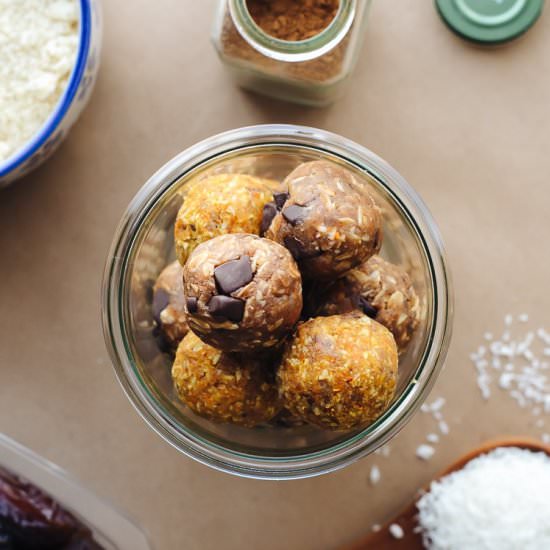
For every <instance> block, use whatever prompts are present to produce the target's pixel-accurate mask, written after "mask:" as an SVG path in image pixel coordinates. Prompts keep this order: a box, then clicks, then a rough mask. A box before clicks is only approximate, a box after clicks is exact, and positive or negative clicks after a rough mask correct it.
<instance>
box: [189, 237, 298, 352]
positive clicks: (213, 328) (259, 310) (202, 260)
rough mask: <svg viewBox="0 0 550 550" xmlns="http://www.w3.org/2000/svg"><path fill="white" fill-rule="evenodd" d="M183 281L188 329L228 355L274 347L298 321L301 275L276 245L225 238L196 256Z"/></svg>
mask: <svg viewBox="0 0 550 550" xmlns="http://www.w3.org/2000/svg"><path fill="white" fill-rule="evenodd" d="M183 277H184V291H185V296H186V303H185V309H186V313H187V322H188V323H189V327H190V328H191V330H192V331H194V332H195V333H196V334H197V335H198V336H199V337H200V338H201V339H202V340H203V341H204V342H206V343H207V344H210V345H211V346H214V347H216V348H219V349H222V350H224V351H233V352H251V351H255V350H261V349H265V348H271V347H273V346H276V345H277V344H279V343H280V342H281V340H282V339H283V338H284V337H285V336H286V335H287V334H288V332H289V331H290V330H292V328H293V327H294V325H295V324H296V322H297V321H298V319H299V317H300V312H301V310H302V281H301V277H300V272H299V270H298V267H297V266H296V262H295V261H294V259H293V258H292V256H291V255H290V252H289V251H288V250H287V249H286V248H284V247H282V246H280V245H279V244H277V243H275V242H273V241H269V240H267V239H262V238H260V237H257V236H255V235H247V234H243V233H237V234H229V235H221V236H219V237H216V238H214V239H211V240H209V241H206V242H205V243H202V244H200V245H199V246H198V247H197V248H196V249H195V250H194V251H193V253H192V254H191V256H189V259H188V260H187V263H186V264H185V267H184V268H183Z"/></svg>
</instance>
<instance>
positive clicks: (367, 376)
mask: <svg viewBox="0 0 550 550" xmlns="http://www.w3.org/2000/svg"><path fill="white" fill-rule="evenodd" d="M278 379H279V390H280V392H281V395H282V397H283V399H284V405H285V407H286V408H287V409H288V410H289V411H290V412H292V413H293V414H295V415H297V416H299V417H301V418H303V419H304V420H306V421H307V422H310V423H311V424H316V425H317V426H320V427H322V428H329V429H333V430H349V429H351V428H355V427H359V426H363V425H365V424H367V423H370V422H373V421H374V420H376V418H378V417H379V416H380V415H381V414H382V413H383V412H384V411H385V410H386V408H387V407H388V405H389V404H390V401H391V400H392V398H393V396H394V393H395V386H396V381H397V347H396V345H395V341H394V339H393V336H392V334H391V332H390V331H389V330H387V329H386V328H385V327H383V326H382V325H381V324H379V323H377V322H376V321H373V320H372V319H370V318H369V317H367V316H366V315H363V314H362V313H359V312H354V313H347V314H345V315H333V316H331V317H316V318H315V319H310V320H309V321H306V322H305V323H304V324H302V325H300V326H299V327H298V330H297V333H296V336H295V338H294V339H293V340H292V341H291V342H290V343H289V344H288V347H287V349H286V350H285V353H284V356H283V360H282V363H281V366H280V368H279V371H278Z"/></svg>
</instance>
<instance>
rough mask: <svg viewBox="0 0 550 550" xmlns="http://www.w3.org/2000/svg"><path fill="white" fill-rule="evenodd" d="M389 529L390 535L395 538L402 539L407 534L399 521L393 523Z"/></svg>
mask: <svg viewBox="0 0 550 550" xmlns="http://www.w3.org/2000/svg"><path fill="white" fill-rule="evenodd" d="M388 530H389V532H390V535H391V536H392V537H393V538H394V539H402V538H403V537H404V536H405V532H404V531H403V527H401V525H399V524H398V523H392V524H391V525H390V526H389V527H388Z"/></svg>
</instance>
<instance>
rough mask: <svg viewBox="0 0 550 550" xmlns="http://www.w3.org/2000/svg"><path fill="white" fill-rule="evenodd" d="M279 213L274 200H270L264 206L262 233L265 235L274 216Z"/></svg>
mask: <svg viewBox="0 0 550 550" xmlns="http://www.w3.org/2000/svg"><path fill="white" fill-rule="evenodd" d="M276 215H277V206H276V205H275V203H274V202H268V203H267V204H266V205H265V206H264V210H263V212H262V224H261V225H260V235H262V236H263V235H265V232H266V231H267V230H268V229H269V226H270V225H271V222H272V221H273V218H274V217H275V216H276Z"/></svg>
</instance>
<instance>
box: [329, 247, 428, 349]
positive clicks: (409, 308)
mask: <svg viewBox="0 0 550 550" xmlns="http://www.w3.org/2000/svg"><path fill="white" fill-rule="evenodd" d="M323 302H324V303H323V305H322V306H321V309H320V311H319V313H320V314H321V315H334V314H337V313H347V312H349V311H353V310H355V309H359V310H361V311H363V313H365V314H366V315H368V316H369V317H372V318H373V319H376V321H378V322H379V323H381V324H383V325H384V326H385V327H386V328H388V329H389V330H390V331H391V332H392V334H393V336H394V338H395V341H396V343H397V347H398V348H399V351H400V352H402V351H404V350H405V348H406V347H407V345H408V343H409V342H410V340H411V338H412V335H413V333H414V331H415V329H416V327H417V326H418V319H419V315H420V301H419V299H418V295H417V294H416V291H415V290H414V287H413V285H412V282H411V279H410V277H409V274H408V273H407V272H406V271H405V270H404V269H403V268H402V267H400V266H398V265H394V264H391V263H390V262H387V261H386V260H384V259H383V258H381V257H380V256H378V255H376V256H373V257H372V258H370V259H369V260H368V261H366V262H365V263H364V264H362V265H360V266H359V267H357V268H355V269H352V270H351V271H349V272H348V273H346V275H345V276H344V277H342V278H341V279H340V280H338V281H337V282H336V283H335V284H334V286H332V287H331V289H330V290H329V291H328V293H327V295H326V297H325V299H324V300H323Z"/></svg>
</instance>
